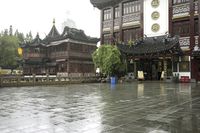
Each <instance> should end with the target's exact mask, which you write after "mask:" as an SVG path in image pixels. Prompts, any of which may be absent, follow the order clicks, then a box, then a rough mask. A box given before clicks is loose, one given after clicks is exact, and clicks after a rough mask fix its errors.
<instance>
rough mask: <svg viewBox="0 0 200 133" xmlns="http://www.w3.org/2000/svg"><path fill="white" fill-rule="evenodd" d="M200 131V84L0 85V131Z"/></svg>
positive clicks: (15, 132)
mask: <svg viewBox="0 0 200 133" xmlns="http://www.w3.org/2000/svg"><path fill="white" fill-rule="evenodd" d="M102 132H103V133H104V132H106V133H200V86H196V84H172V83H147V82H145V83H127V84H118V85H116V86H110V85H109V84H83V85H66V86H49V87H48V86H43V87H22V88H1V89H0V133H102Z"/></svg>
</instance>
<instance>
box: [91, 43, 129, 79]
mask: <svg viewBox="0 0 200 133" xmlns="http://www.w3.org/2000/svg"><path fill="white" fill-rule="evenodd" d="M92 58H93V62H94V64H95V67H96V68H99V69H100V71H101V72H102V73H104V74H106V75H110V76H114V75H116V74H118V73H119V72H120V71H125V68H126V67H125V65H124V63H123V61H122V58H121V53H120V51H119V50H118V48H117V47H116V46H114V45H101V46H100V47H99V48H98V49H97V50H96V51H95V52H94V53H93V54H92Z"/></svg>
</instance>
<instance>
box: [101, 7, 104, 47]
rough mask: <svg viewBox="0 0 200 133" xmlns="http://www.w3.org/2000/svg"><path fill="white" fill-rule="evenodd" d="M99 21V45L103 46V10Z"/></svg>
mask: <svg viewBox="0 0 200 133" xmlns="http://www.w3.org/2000/svg"><path fill="white" fill-rule="evenodd" d="M100 21H101V22H100V44H103V40H104V38H103V9H102V10H101V14H100Z"/></svg>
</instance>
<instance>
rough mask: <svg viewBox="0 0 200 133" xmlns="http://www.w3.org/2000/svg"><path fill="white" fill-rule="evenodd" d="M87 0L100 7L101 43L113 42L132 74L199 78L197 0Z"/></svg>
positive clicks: (147, 76)
mask: <svg viewBox="0 0 200 133" xmlns="http://www.w3.org/2000/svg"><path fill="white" fill-rule="evenodd" d="M90 1H91V3H92V4H93V6H94V7H97V8H98V9H100V10H101V20H100V21H101V44H109V43H114V42H115V43H117V44H118V47H119V49H120V50H121V51H122V53H124V54H126V55H127V57H128V59H129V71H132V72H134V73H135V76H137V74H136V72H137V71H138V70H142V71H144V73H146V78H147V79H159V78H158V77H160V74H159V73H160V72H161V71H164V73H165V77H166V78H169V77H171V76H175V75H179V78H188V79H198V80H200V54H199V53H200V50H199V46H200V43H199V42H200V38H199V33H200V26H199V25H200V21H199V18H200V14H199V12H200V0H90ZM127 45H129V46H127Z"/></svg>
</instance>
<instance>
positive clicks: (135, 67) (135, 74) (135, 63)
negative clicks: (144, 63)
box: [134, 61, 137, 78]
mask: <svg viewBox="0 0 200 133" xmlns="http://www.w3.org/2000/svg"><path fill="white" fill-rule="evenodd" d="M134 77H135V78H136V77H137V62H136V61H134Z"/></svg>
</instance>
